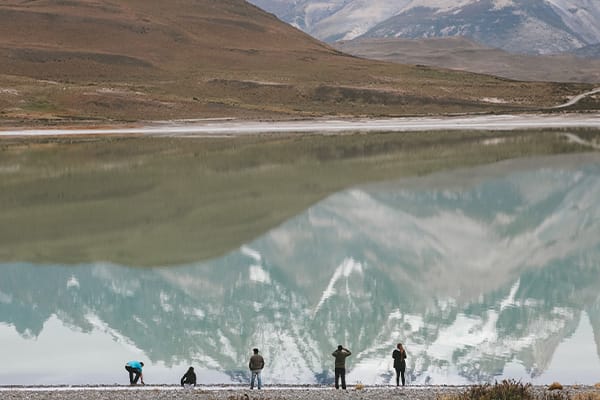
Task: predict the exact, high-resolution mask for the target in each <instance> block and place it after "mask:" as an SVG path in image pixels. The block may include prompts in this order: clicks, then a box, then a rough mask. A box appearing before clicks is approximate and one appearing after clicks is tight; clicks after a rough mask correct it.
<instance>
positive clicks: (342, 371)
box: [331, 344, 352, 390]
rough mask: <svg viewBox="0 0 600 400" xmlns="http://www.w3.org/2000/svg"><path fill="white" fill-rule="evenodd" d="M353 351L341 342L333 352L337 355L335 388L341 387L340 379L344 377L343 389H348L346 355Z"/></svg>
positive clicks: (333, 354)
mask: <svg viewBox="0 0 600 400" xmlns="http://www.w3.org/2000/svg"><path fill="white" fill-rule="evenodd" d="M351 354H352V353H351V352H350V350H348V349H345V348H344V347H343V346H342V345H341V344H340V345H339V346H338V348H337V350H336V351H334V352H333V353H331V355H332V356H334V357H335V388H336V389H339V388H340V385H339V381H340V378H342V389H344V390H345V389H346V357H348V356H350V355H351Z"/></svg>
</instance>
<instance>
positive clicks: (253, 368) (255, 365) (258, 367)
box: [248, 349, 265, 390]
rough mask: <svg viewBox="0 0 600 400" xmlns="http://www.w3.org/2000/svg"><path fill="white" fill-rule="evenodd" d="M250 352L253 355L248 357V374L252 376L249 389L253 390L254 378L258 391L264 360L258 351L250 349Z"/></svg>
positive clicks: (260, 384)
mask: <svg viewBox="0 0 600 400" xmlns="http://www.w3.org/2000/svg"><path fill="white" fill-rule="evenodd" d="M252 351H253V352H254V354H253V355H252V357H250V362H249V363H248V368H250V373H251V374H252V378H251V379H250V389H254V378H256V380H257V383H258V389H259V390H260V389H261V388H262V381H261V379H260V373H261V371H262V369H263V368H264V367H265V360H264V358H262V356H261V355H260V354H258V349H252Z"/></svg>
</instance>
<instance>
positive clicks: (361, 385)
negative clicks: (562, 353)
mask: <svg viewBox="0 0 600 400" xmlns="http://www.w3.org/2000/svg"><path fill="white" fill-rule="evenodd" d="M364 388H365V385H363V384H362V383H357V384H356V385H354V390H363V389H364ZM581 400H583V399H581Z"/></svg>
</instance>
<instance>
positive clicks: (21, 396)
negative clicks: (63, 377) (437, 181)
mask: <svg viewBox="0 0 600 400" xmlns="http://www.w3.org/2000/svg"><path fill="white" fill-rule="evenodd" d="M465 390H467V387H464V386H414V387H413V386H411V387H404V388H395V387H378V386H373V387H371V386H369V387H366V388H364V389H361V390H357V389H356V388H355V387H349V388H348V390H335V389H333V388H330V387H321V386H318V387H317V386H309V387H293V388H291V387H279V386H278V387H266V388H264V389H263V390H260V391H258V390H249V389H248V388H242V387H227V388H219V387H216V388H215V387H197V388H194V389H184V388H180V387H176V386H140V387H133V388H132V387H127V386H110V387H102V386H90V387H41V388H33V387H11V388H7V387H5V388H0V399H2V400H53V399H61V400H63V399H64V400H170V399H181V400H186V399H206V400H252V399H257V400H261V399H263V400H321V399H333V400H336V399H351V400H359V399H360V400H392V399H410V400H437V399H443V398H446V397H447V396H450V395H453V394H458V393H462V392H464V391H465ZM534 391H535V392H536V394H538V395H539V398H543V397H544V392H546V391H547V389H546V387H543V386H536V387H534ZM587 392H594V393H596V394H598V395H600V390H599V389H596V388H594V387H592V386H572V387H565V389H564V390H563V391H562V393H564V394H565V395H566V394H570V395H574V394H576V393H587Z"/></svg>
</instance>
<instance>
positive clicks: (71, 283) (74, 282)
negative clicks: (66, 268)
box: [67, 275, 79, 289]
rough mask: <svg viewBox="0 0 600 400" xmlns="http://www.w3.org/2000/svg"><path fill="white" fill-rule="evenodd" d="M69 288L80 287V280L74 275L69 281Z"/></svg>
mask: <svg viewBox="0 0 600 400" xmlns="http://www.w3.org/2000/svg"><path fill="white" fill-rule="evenodd" d="M67 288H77V289H79V281H78V280H77V278H75V276H74V275H72V276H71V277H70V278H69V280H68V281H67Z"/></svg>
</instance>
